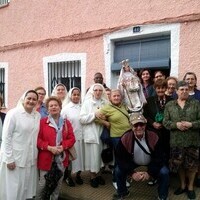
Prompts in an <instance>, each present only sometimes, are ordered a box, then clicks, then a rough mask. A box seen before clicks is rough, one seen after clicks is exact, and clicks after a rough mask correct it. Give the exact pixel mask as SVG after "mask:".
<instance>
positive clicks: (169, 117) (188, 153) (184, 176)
mask: <svg viewBox="0 0 200 200" xmlns="http://www.w3.org/2000/svg"><path fill="white" fill-rule="evenodd" d="M176 93H177V95H178V99H177V100H173V101H171V102H169V103H167V104H166V106H165V111H164V119H163V125H164V126H165V127H166V128H167V129H169V130H170V151H171V153H170V154H171V155H170V162H169V163H170V169H171V170H172V171H173V172H178V174H179V179H180V186H179V188H178V189H177V190H175V192H174V194H175V195H181V194H183V193H185V192H186V193H187V196H188V198H189V199H195V198H196V194H195V192H194V179H195V175H196V172H197V169H198V165H199V146H200V135H199V128H200V104H199V102H198V100H195V99H190V98H189V86H188V83H186V82H185V81H179V82H178V84H177V91H176Z"/></svg>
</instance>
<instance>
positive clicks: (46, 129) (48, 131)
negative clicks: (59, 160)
mask: <svg viewBox="0 0 200 200" xmlns="http://www.w3.org/2000/svg"><path fill="white" fill-rule="evenodd" d="M65 125H66V126H67V128H65ZM65 125H64V126H63V131H62V137H63V139H62V142H61V145H62V146H63V148H64V149H65V154H66V157H65V159H64V161H63V165H64V167H66V166H68V163H69V153H68V151H67V149H68V148H70V147H72V146H73V145H74V143H75V137H74V132H73V128H72V125H71V123H70V122H69V121H68V120H66V121H65ZM67 130H68V132H67ZM48 145H49V146H56V130H55V129H54V128H53V127H51V126H49V121H48V117H45V118H43V119H41V121H40V132H39V134H38V140H37V147H38V149H39V152H38V162H37V166H38V169H40V170H44V171H48V170H50V169H51V164H52V160H53V154H52V153H51V152H50V151H48V150H47V146H48Z"/></svg>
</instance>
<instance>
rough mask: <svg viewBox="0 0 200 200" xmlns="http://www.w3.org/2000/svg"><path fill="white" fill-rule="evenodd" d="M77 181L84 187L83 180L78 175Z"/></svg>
mask: <svg viewBox="0 0 200 200" xmlns="http://www.w3.org/2000/svg"><path fill="white" fill-rule="evenodd" d="M75 181H76V183H77V184H78V185H83V179H82V178H81V176H80V175H77V176H76V179H75Z"/></svg>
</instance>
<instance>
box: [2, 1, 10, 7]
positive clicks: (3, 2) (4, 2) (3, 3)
mask: <svg viewBox="0 0 200 200" xmlns="http://www.w3.org/2000/svg"><path fill="white" fill-rule="evenodd" d="M9 2H10V0H0V6H5V5H7V4H8V3H9Z"/></svg>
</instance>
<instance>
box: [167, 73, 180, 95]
mask: <svg viewBox="0 0 200 200" xmlns="http://www.w3.org/2000/svg"><path fill="white" fill-rule="evenodd" d="M166 82H167V90H166V92H165V95H166V96H170V97H172V98H173V99H176V98H177V94H176V85H177V83H178V80H177V78H176V77H173V76H169V77H167V78H166Z"/></svg>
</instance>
